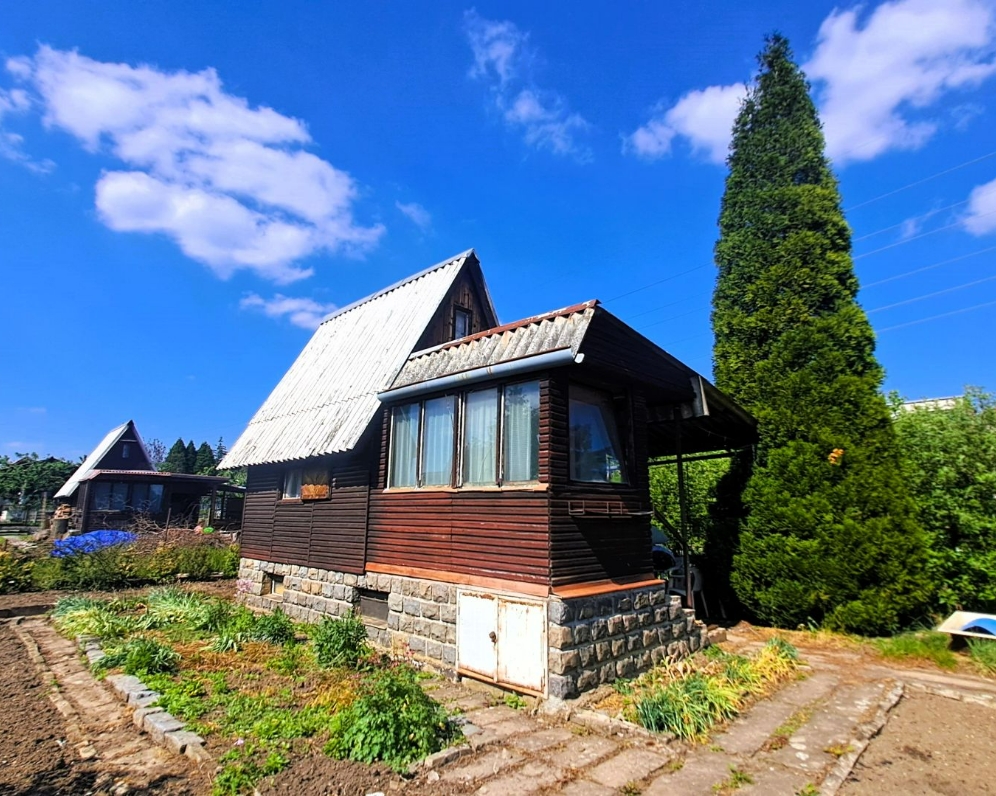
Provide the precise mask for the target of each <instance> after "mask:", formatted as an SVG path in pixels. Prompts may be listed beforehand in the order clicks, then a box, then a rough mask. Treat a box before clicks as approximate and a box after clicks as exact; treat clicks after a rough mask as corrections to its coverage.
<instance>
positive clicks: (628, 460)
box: [567, 380, 633, 489]
mask: <svg viewBox="0 0 996 796" xmlns="http://www.w3.org/2000/svg"><path fill="white" fill-rule="evenodd" d="M572 387H579V388H581V389H582V390H587V391H588V392H594V393H601V395H602V396H604V397H605V398H607V399H608V405H609V407H610V408H611V411H612V418H613V420H614V421H615V424H616V429H615V430H616V435H617V437H618V443H619V450H618V451H616V454H617V455H616V460H617V461H618V462H619V465H620V470H621V473H620V474H621V476H622V479H621V480H619V481H579V480H577V479H576V478H574V467H573V457H574V445H573V442H572V431H571V388H572ZM620 403H624V404H625V411H624V412H623V411H620V409H619V404H620ZM589 405H591V404H589ZM631 418H632V410H631V407H630V395H629V392H628V391H623V392H613V391H612V390H608V389H605V388H604V387H601V386H596V385H593V384H585V383H584V382H581V381H573V380H572V381H570V382H568V384H567V480H568V481H569V482H570V483H571V484H578V485H583V486H584V487H585V488H588V487H594V488H595V489H626V488H630V487H632V486H633V472H632V470H633V462H632V456H631V447H632V444H633V436H632V435H633V424H632V420H631Z"/></svg>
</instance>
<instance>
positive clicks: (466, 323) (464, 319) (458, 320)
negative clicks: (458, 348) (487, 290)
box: [453, 307, 474, 340]
mask: <svg viewBox="0 0 996 796" xmlns="http://www.w3.org/2000/svg"><path fill="white" fill-rule="evenodd" d="M473 318H474V316H473V314H472V313H471V312H470V310H465V309H461V308H460V307H456V308H455V309H454V310H453V339H454V340H459V339H460V338H461V337H466V336H467V335H469V334H470V333H471V327H472V325H473V324H472V321H473Z"/></svg>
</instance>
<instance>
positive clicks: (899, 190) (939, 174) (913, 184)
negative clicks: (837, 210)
mask: <svg viewBox="0 0 996 796" xmlns="http://www.w3.org/2000/svg"><path fill="white" fill-rule="evenodd" d="M994 155H996V150H993V151H992V152H989V153H987V154H985V155H981V156H980V157H977V158H973V159H972V160H966V161H965V162H964V163H959V164H958V165H957V166H952V167H951V168H949V169H944V171H939V172H937V173H936V174H931V175H930V176H928V177H924V178H923V179H919V180H916V181H915V182H911V183H909V184H908V185H903V186H902V187H900V188H896V189H895V190H892V191H887V192H886V193H883V194H880V195H879V196H873V197H872V198H871V199H866V200H865V201H863V202H859V203H858V204H856V205H851V206H850V207H845V208H844V212H845V213H850V212H851V211H852V210H857V209H858V208H859V207H864V206H865V205H870V204H872V203H873V202H877V201H878V200H879V199H885V198H886V197H888V196H894V195H896V194H897V193H902V192H903V191H905V190H907V189H909V188H915V187H916V186H917V185H923V184H924V183H925V182H930V181H931V180H933V179H936V178H937V177H943V176H944V175H945V174H950V173H951V172H953V171H958V169H963V168H965V167H966V166H971V165H973V164H974V163H980V162H981V161H983V160H986V159H987V158H991V157H993V156H994Z"/></svg>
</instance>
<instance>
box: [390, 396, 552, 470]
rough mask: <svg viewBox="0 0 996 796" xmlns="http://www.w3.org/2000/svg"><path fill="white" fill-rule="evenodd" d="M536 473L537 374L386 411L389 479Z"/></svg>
mask: <svg viewBox="0 0 996 796" xmlns="http://www.w3.org/2000/svg"><path fill="white" fill-rule="evenodd" d="M458 451H459V454H460V459H459V464H457V461H456V454H457V452H458ZM537 480H539V382H535V381H532V382H525V383H522V384H508V385H503V386H501V387H491V388H488V389H484V390H470V391H468V392H466V393H463V394H461V395H446V396H443V397H441V398H431V399H428V400H426V401H419V402H416V403H411V404H405V405H404V406H397V407H395V408H394V409H393V410H392V411H391V439H390V446H389V460H388V486H389V487H432V486H453V485H454V483H456V485H457V486H496V485H501V484H503V483H529V482H532V481H537Z"/></svg>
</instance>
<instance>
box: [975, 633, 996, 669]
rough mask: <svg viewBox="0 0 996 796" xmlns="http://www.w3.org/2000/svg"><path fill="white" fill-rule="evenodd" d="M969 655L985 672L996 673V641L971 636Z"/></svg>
mask: <svg viewBox="0 0 996 796" xmlns="http://www.w3.org/2000/svg"><path fill="white" fill-rule="evenodd" d="M968 655H969V658H971V660H972V663H974V664H975V665H976V666H978V667H979V669H981V670H982V673H983V674H987V675H996V641H987V640H986V639H982V638H969V639H968Z"/></svg>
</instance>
